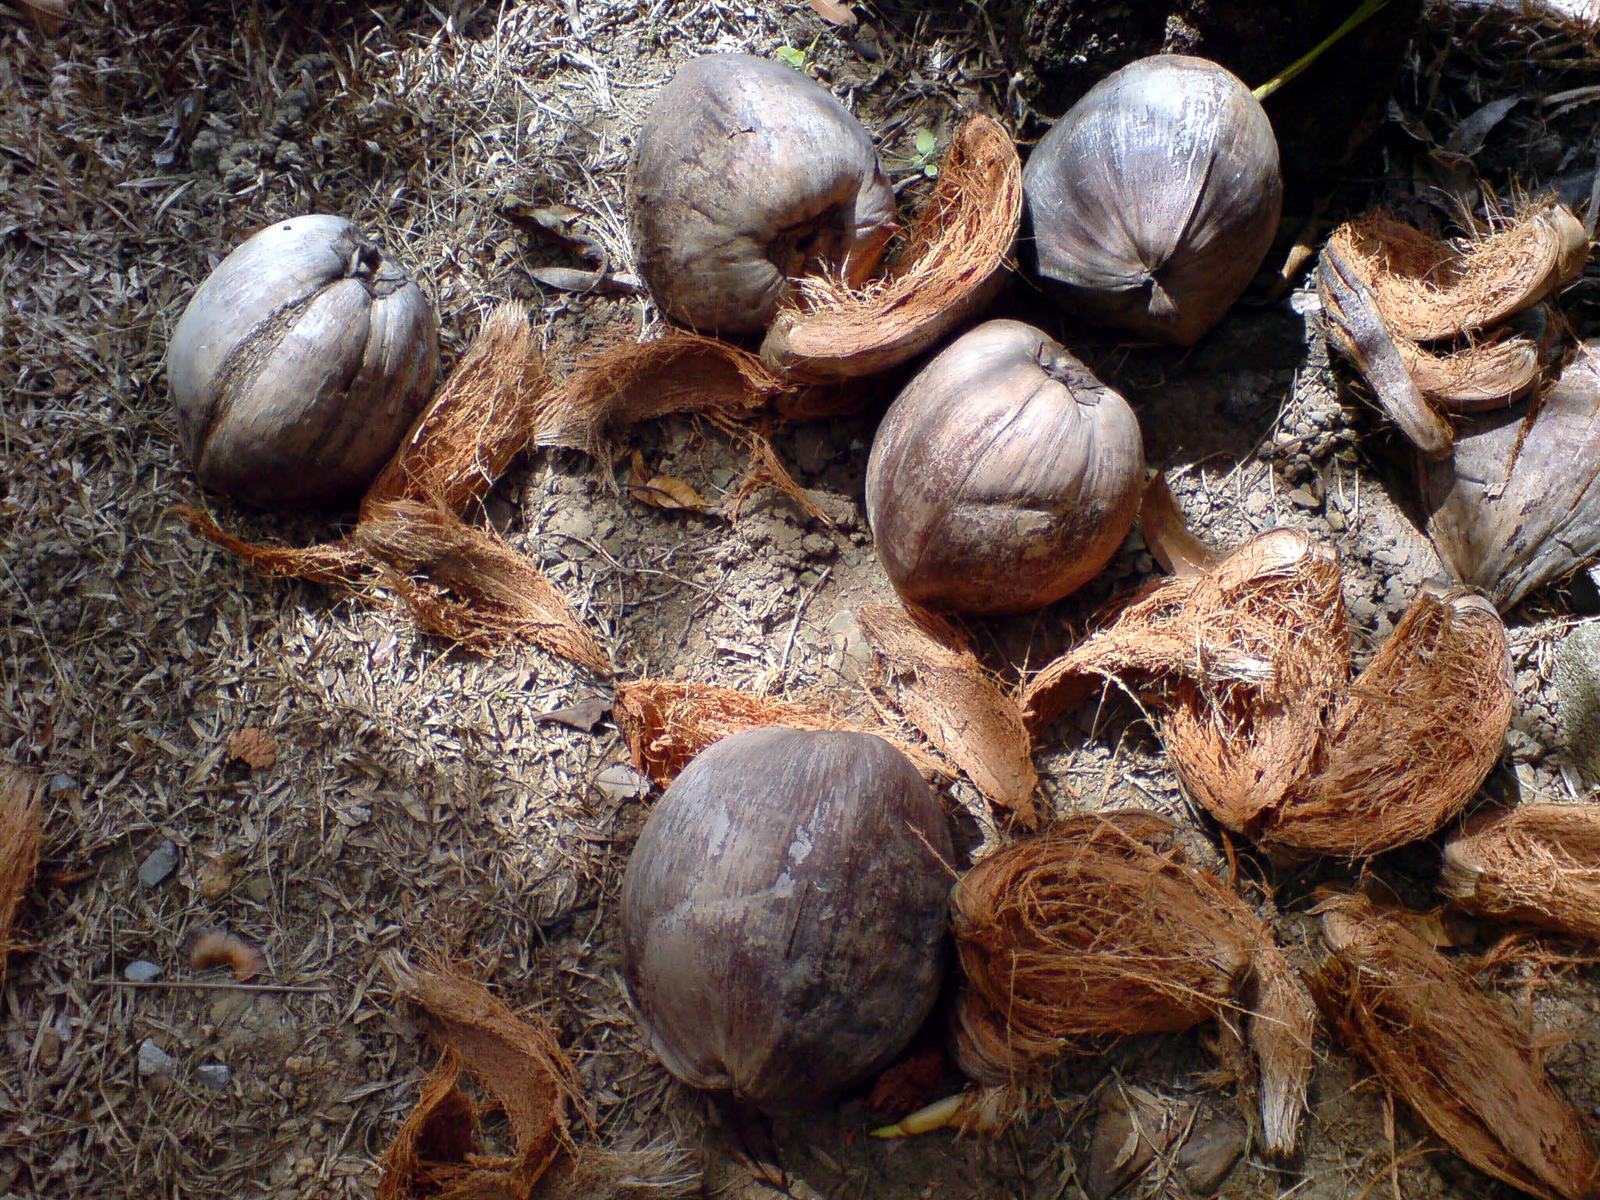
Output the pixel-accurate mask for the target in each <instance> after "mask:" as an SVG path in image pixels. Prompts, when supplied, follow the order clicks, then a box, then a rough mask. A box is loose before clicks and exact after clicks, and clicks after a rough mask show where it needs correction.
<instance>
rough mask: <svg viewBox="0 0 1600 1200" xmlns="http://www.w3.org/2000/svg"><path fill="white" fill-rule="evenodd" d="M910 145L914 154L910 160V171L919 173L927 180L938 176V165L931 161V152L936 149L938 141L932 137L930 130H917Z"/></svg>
mask: <svg viewBox="0 0 1600 1200" xmlns="http://www.w3.org/2000/svg"><path fill="white" fill-rule="evenodd" d="M911 144H912V146H913V147H914V148H915V150H916V154H915V155H914V156H913V157H912V159H911V169H912V170H913V171H921V172H922V173H923V174H924V175H926V176H927V177H928V178H929V179H937V178H938V176H939V164H938V163H936V162H934V161H933V152H934V150H936V149H937V148H938V145H939V141H938V139H937V138H935V137H934V136H933V130H931V129H919V130H917V132H916V134H915V135H914V136H913V138H912V139H911Z"/></svg>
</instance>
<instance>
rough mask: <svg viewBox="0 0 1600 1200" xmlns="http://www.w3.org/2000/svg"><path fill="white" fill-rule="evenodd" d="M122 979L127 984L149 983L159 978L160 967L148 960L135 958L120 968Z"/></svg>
mask: <svg viewBox="0 0 1600 1200" xmlns="http://www.w3.org/2000/svg"><path fill="white" fill-rule="evenodd" d="M122 977H123V978H124V979H126V980H127V981H128V982H129V983H149V982H150V981H151V980H152V979H159V978H160V977H161V966H160V964H158V963H153V962H151V961H150V960H149V959H144V958H136V959H134V960H133V961H132V962H131V963H129V964H128V965H127V966H125V967H123V968H122Z"/></svg>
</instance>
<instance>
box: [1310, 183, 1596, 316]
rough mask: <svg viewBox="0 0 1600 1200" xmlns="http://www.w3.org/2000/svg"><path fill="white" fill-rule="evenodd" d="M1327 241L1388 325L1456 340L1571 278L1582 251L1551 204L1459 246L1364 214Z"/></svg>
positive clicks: (1579, 237) (1569, 217)
mask: <svg viewBox="0 0 1600 1200" xmlns="http://www.w3.org/2000/svg"><path fill="white" fill-rule="evenodd" d="M1328 246H1329V248H1330V249H1331V250H1333V251H1335V252H1336V253H1337V254H1338V255H1339V256H1340V257H1341V258H1342V259H1343V260H1344V262H1345V263H1346V264H1348V267H1349V269H1350V271H1351V272H1353V274H1354V276H1355V278H1356V279H1357V280H1358V281H1359V283H1360V284H1361V285H1362V287H1364V288H1365V289H1366V290H1367V291H1368V292H1370V293H1371V295H1372V298H1373V300H1374V302H1375V303H1376V304H1377V306H1378V311H1379V312H1380V313H1381V314H1382V316H1383V319H1384V323H1385V324H1386V325H1387V326H1388V327H1389V329H1391V330H1392V331H1393V332H1394V333H1396V334H1398V335H1400V336H1401V337H1406V338H1410V339H1411V340H1413V341H1418V342H1428V341H1438V340H1444V339H1455V338H1460V337H1464V336H1467V335H1469V334H1471V333H1473V332H1475V331H1477V330H1481V329H1485V328H1487V327H1489V326H1493V325H1495V324H1497V323H1499V322H1500V321H1503V320H1505V319H1506V318H1507V317H1509V316H1511V315H1512V314H1513V313H1518V312H1521V311H1522V310H1523V309H1525V308H1531V307H1532V306H1533V305H1535V304H1537V303H1539V301H1541V300H1543V299H1544V298H1545V297H1546V296H1549V295H1550V294H1551V293H1552V292H1554V291H1555V290H1556V289H1558V288H1560V287H1561V286H1562V285H1564V284H1566V283H1569V282H1571V281H1572V280H1573V279H1576V278H1577V277H1578V275H1579V274H1580V273H1581V272H1582V271H1583V265H1584V263H1585V261H1587V259H1588V256H1589V238H1588V235H1587V234H1586V233H1585V232H1584V228H1583V222H1581V221H1580V220H1578V218H1577V217H1576V216H1575V215H1574V214H1573V213H1572V212H1571V211H1570V210H1569V209H1567V208H1566V207H1564V206H1563V205H1561V204H1557V203H1555V202H1553V201H1552V202H1543V203H1539V204H1535V205H1533V206H1531V207H1529V208H1528V209H1527V210H1526V211H1524V212H1522V213H1520V214H1519V215H1518V216H1517V217H1516V218H1515V219H1514V220H1512V221H1511V223H1510V224H1509V225H1507V226H1506V227H1505V228H1503V229H1501V230H1499V231H1497V232H1495V233H1492V234H1490V235H1488V236H1487V237H1483V238H1479V239H1476V240H1474V241H1471V242H1468V243H1466V244H1464V245H1451V244H1449V243H1446V242H1442V241H1439V240H1438V239H1437V238H1434V237H1430V236H1429V235H1428V234H1426V233H1423V232H1422V231H1421V230H1418V229H1413V228H1412V227H1411V226H1409V225H1407V224H1405V223H1404V222H1403V221H1400V220H1397V219H1396V218H1395V217H1393V216H1391V215H1390V214H1388V213H1385V212H1371V213H1367V214H1366V215H1365V216H1362V217H1358V218H1357V219H1356V220H1354V221H1348V222H1346V223H1345V224H1343V225H1341V226H1339V228H1337V229H1335V230H1334V231H1333V234H1332V235H1331V236H1330V237H1329V239H1328Z"/></svg>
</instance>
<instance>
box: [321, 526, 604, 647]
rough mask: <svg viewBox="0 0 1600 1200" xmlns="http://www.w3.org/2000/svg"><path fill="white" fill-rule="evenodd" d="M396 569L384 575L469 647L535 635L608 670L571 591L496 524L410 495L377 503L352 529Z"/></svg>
mask: <svg viewBox="0 0 1600 1200" xmlns="http://www.w3.org/2000/svg"><path fill="white" fill-rule="evenodd" d="M352 538H353V540H354V542H355V544H356V545H357V546H359V547H361V548H362V549H364V550H366V551H367V552H368V553H370V554H371V555H372V557H373V558H374V559H375V560H377V561H379V562H382V563H385V564H387V565H388V566H389V567H390V568H392V570H391V571H390V572H389V573H387V574H386V575H385V576H384V583H385V585H386V586H387V587H389V588H390V589H391V590H393V591H395V592H396V593H397V594H398V595H399V596H400V598H401V599H402V600H403V601H404V602H405V604H406V606H407V607H408V608H409V609H410V610H411V613H412V615H413V616H414V617H415V618H416V620H417V623H418V624H420V625H421V626H422V627H423V628H424V629H426V630H428V631H429V632H430V633H433V634H436V635H438V636H440V637H443V638H447V639H449V640H451V641H453V642H456V643H457V644H459V645H463V646H466V647H468V648H469V649H478V650H493V649H495V648H497V647H499V646H502V645H504V644H506V643H510V642H516V641H527V642H532V643H533V644H534V645H536V646H540V647H543V648H544V649H546V650H549V651H551V652H552V653H554V654H559V655H561V657H563V658H565V659H568V660H569V661H571V662H575V663H578V664H580V665H582V666H585V667H588V668H589V669H590V670H591V671H594V672H596V673H597V674H601V675H604V674H609V673H610V670H611V660H610V658H609V657H608V656H607V655H606V652H605V651H604V650H603V649H602V648H601V646H600V643H599V642H598V641H596V640H595V638H594V635H593V634H591V633H590V632H589V630H588V629H587V628H586V627H585V626H584V624H583V622H582V620H581V619H580V618H579V617H578V615H577V613H576V612H574V611H573V609H572V606H571V605H570V604H568V603H567V601H566V598H565V597H564V596H562V595H561V593H560V592H558V591H557V590H556V589H555V587H554V585H552V584H551V583H550V581H549V580H548V579H546V578H545V577H544V576H543V575H542V574H540V572H539V569H538V568H537V567H535V566H534V565H533V563H532V562H531V561H530V560H529V559H527V558H525V557H524V556H523V555H521V554H518V553H517V552H516V551H515V550H513V549H512V548H511V547H510V546H508V545H506V544H505V543H504V542H503V541H501V540H500V539H499V538H498V537H497V536H496V535H495V534H494V533H493V532H491V531H490V530H487V529H479V528H476V527H475V526H471V525H467V524H464V523H463V522H461V521H459V520H457V519H456V517H455V515H454V514H453V513H451V512H450V511H449V510H447V509H444V508H441V507H438V506H437V505H432V504H428V503H422V502H417V501H411V500H393V501H388V502H386V503H384V504H382V505H377V506H375V507H374V508H372V509H371V510H370V511H369V512H368V514H367V517H366V519H365V520H363V521H362V522H361V523H360V524H359V525H357V526H356V529H355V533H354V534H353V535H352Z"/></svg>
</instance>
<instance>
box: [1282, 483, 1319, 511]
mask: <svg viewBox="0 0 1600 1200" xmlns="http://www.w3.org/2000/svg"><path fill="white" fill-rule="evenodd" d="M1289 500H1290V502H1291V503H1293V504H1296V505H1298V506H1299V507H1301V508H1316V507H1317V505H1319V504H1321V503H1322V501H1321V500H1318V499H1317V498H1316V496H1315V495H1313V494H1312V493H1311V492H1309V491H1307V490H1306V489H1305V488H1299V487H1297V488H1294V489H1293V490H1291V491H1290V492H1289Z"/></svg>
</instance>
